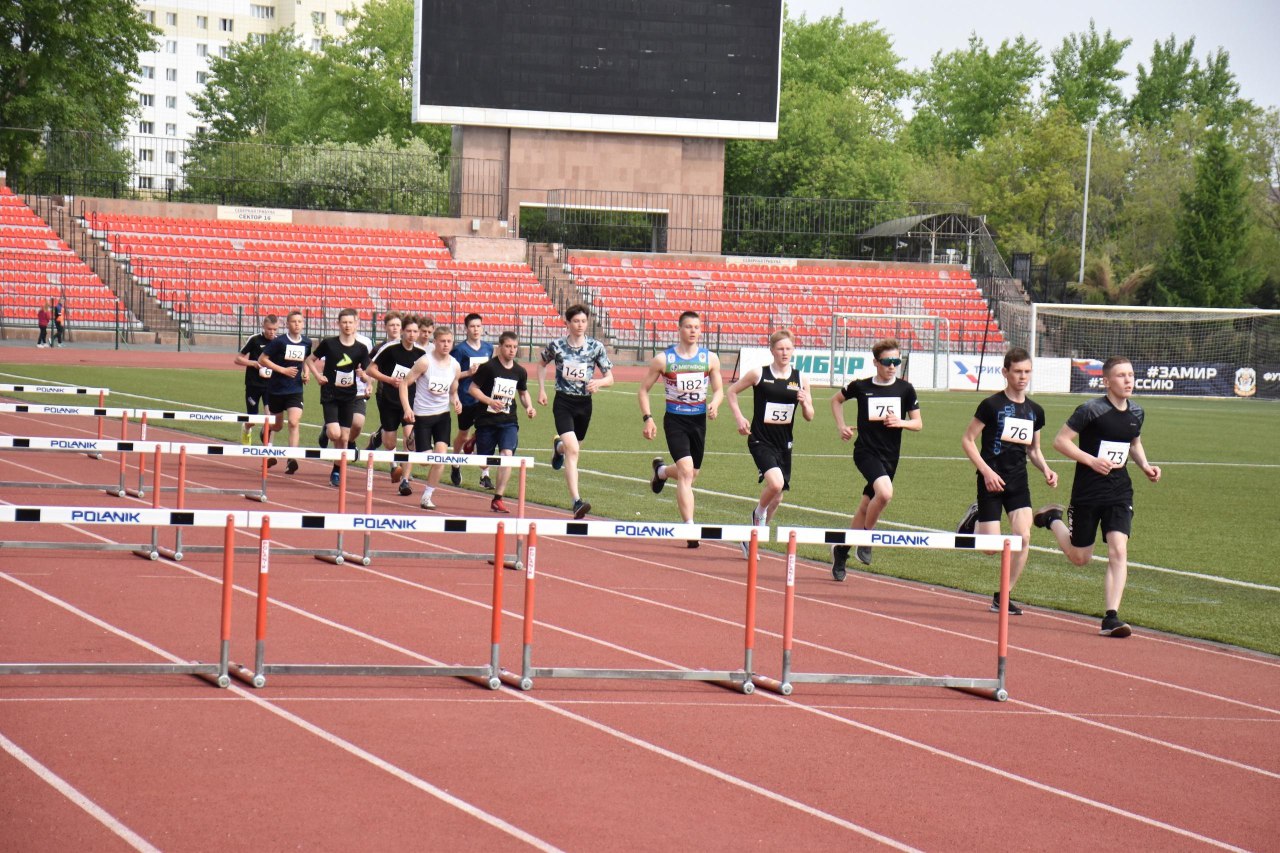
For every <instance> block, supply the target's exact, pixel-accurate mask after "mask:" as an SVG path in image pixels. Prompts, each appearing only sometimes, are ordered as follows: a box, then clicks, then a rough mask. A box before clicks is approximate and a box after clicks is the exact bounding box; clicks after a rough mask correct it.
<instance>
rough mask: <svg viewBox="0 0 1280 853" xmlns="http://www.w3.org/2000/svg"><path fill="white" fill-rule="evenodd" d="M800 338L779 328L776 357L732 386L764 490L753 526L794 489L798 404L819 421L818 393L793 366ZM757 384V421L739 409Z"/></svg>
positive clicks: (746, 549) (745, 549)
mask: <svg viewBox="0 0 1280 853" xmlns="http://www.w3.org/2000/svg"><path fill="white" fill-rule="evenodd" d="M794 351H795V338H794V337H793V336H792V334H791V331H790V330H789V329H779V330H778V331H776V332H774V333H773V334H772V335H770V336H769V352H770V353H771V354H772V355H773V361H772V362H771V363H770V364H766V365H764V366H763V367H753V368H751V369H750V370H748V371H747V372H746V373H744V374H742V376H740V377H739V378H738V381H737V382H735V383H733V384H732V385H731V386H729V408H731V409H733V416H734V418H735V420H736V421H737V424H738V434H739V435H745V436H747V450H749V451H750V452H751V458H752V459H754V460H755V463H756V468H757V469H758V470H759V471H760V479H761V482H763V483H764V488H763V489H762V490H761V491H760V500H759V501H758V502H757V503H756V506H755V509H753V510H751V523H752V525H755V526H759V525H762V524H768V523H769V519H771V518H773V516H774V514H775V513H776V512H777V510H778V505H779V504H781V503H782V493H783V492H785V491H788V490H790V489H791V446H792V439H793V431H792V428H793V426H794V423H795V414H796V406H799V407H800V412H801V414H803V415H804V419H805V420H806V421H812V420H813V395H812V394H811V393H810V392H809V383H808V382H806V381H805V378H804V374H803V373H801V372H800V371H798V370H796V369H794V368H793V367H792V366H791V355H792V353H793V352H794ZM751 387H754V388H755V392H754V395H753V396H754V398H755V399H754V408H753V409H752V417H751V421H750V422H749V423H748V421H747V419H746V418H745V417H743V415H742V410H741V409H740V408H739V407H738V395H739V394H741V393H742V392H743V391H745V390H746V389H748V388H751ZM750 552H751V549H750V546H749V545H748V544H747V543H746V542H743V543H742V556H744V557H746V556H748V555H749V554H750Z"/></svg>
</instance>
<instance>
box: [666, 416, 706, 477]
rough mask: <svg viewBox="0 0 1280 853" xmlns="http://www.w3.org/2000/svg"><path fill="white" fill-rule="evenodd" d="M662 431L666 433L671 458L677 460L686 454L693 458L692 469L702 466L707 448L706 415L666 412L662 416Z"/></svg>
mask: <svg viewBox="0 0 1280 853" xmlns="http://www.w3.org/2000/svg"><path fill="white" fill-rule="evenodd" d="M662 431H663V432H664V433H666V435H667V447H668V448H669V449H670V450H671V460H672V461H673V462H679V461H680V460H681V459H683V458H685V457H686V456H688V457H691V458H692V459H693V469H694V470H695V471H696V470H698V469H699V468H701V467H702V455H703V453H704V452H705V451H706V449H707V416H706V415H673V414H672V413H671V412H667V413H666V414H665V415H664V416H663V418H662Z"/></svg>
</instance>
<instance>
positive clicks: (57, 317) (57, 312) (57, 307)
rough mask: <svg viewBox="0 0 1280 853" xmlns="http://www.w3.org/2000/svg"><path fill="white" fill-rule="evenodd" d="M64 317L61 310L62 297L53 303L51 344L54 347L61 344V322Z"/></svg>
mask: <svg viewBox="0 0 1280 853" xmlns="http://www.w3.org/2000/svg"><path fill="white" fill-rule="evenodd" d="M65 318H66V314H65V312H64V311H63V310H62V297H61V296H59V297H58V299H57V300H56V301H55V302H54V303H53V345H54V346H55V347H60V346H62V322H63V320H64V319H65Z"/></svg>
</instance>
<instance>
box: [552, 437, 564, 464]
mask: <svg viewBox="0 0 1280 853" xmlns="http://www.w3.org/2000/svg"><path fill="white" fill-rule="evenodd" d="M563 446H564V442H563V441H561V440H560V439H558V438H557V439H555V440H554V441H552V442H551V467H552V468H554V469H555V470H557V471H559V470H560V469H561V468H563V467H564V453H562V452H561V451H560V448H561V447H563Z"/></svg>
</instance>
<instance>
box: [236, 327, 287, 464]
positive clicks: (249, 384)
mask: <svg viewBox="0 0 1280 853" xmlns="http://www.w3.org/2000/svg"><path fill="white" fill-rule="evenodd" d="M279 330H280V318H279V317H277V316H276V315H275V314H268V315H267V316H265V317H263V318H262V332H261V333H259V334H256V335H254V336H253V337H251V338H249V340H247V341H245V342H244V346H242V347H241V348H240V352H239V353H238V354H237V355H236V358H235V362H236V364H238V365H240V366H241V367H243V368H244V410H245V413H246V414H250V415H256V414H258V406H259V404H263V403H266V397H267V380H268V379H270V378H271V371H270V370H269V369H268V368H265V367H261V366H259V364H258V356H260V355H262V351H263V350H264V349H266V348H267V344H269V343H271V339H272V338H274V337H275V336H276V332H277V331H279ZM240 443H241V444H253V424H245V425H244V429H243V430H241V432H240ZM273 461H274V460H273Z"/></svg>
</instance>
